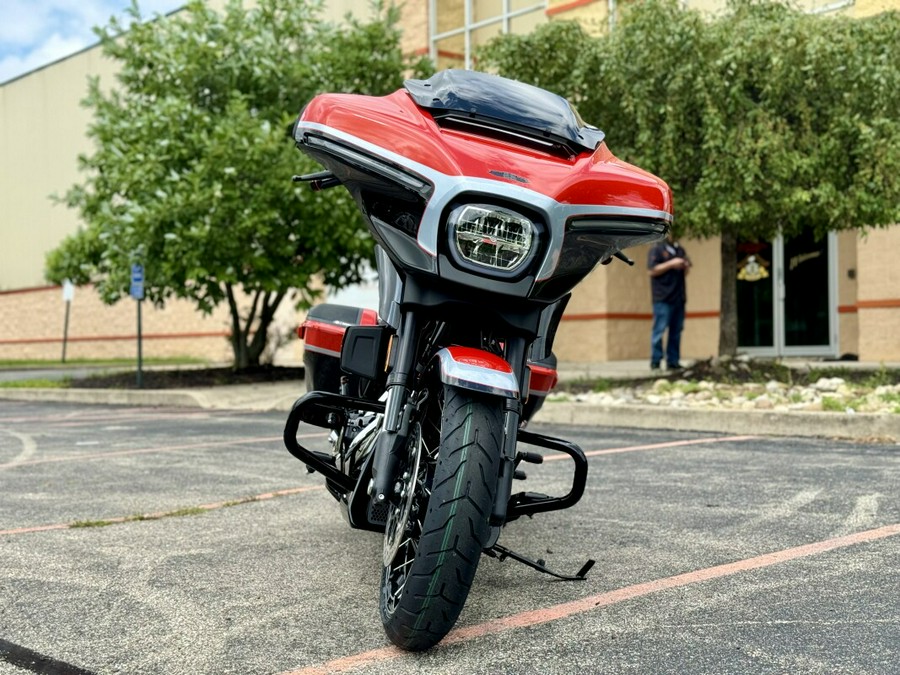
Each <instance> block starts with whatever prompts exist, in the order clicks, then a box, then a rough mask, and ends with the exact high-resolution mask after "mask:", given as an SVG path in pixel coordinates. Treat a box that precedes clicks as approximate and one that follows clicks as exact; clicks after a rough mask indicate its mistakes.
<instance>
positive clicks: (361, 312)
mask: <svg viewBox="0 0 900 675" xmlns="http://www.w3.org/2000/svg"><path fill="white" fill-rule="evenodd" d="M348 329H349V334H348ZM297 335H298V336H299V337H300V339H301V340H303V341H304V345H303V365H304V366H305V368H306V386H307V390H308V391H326V392H330V393H333V394H339V393H341V377H342V376H346V377H348V378H349V379H348V383H349V384H350V393H351V394H352V395H354V396H358V395H360V394H361V393H362V388H365V389H369V387H368V386H364V385H368V384H369V383H370V382H374V383H376V384H377V383H378V382H379V381H380V380H382V379H383V376H384V373H383V366H379V365H378V364H384V361H385V356H386V353H387V342H388V338H389V329H388V328H387V327H385V326H379V323H378V314H377V312H375V310H373V309H362V308H359V307H350V306H348V305H333V304H328V303H325V304H322V305H316V306H315V307H313V308H312V309H310V310H309V313H308V314H307V315H306V320H305V321H304V322H303V323H302V324H301V325H300V327H299V328H298V329H297ZM345 342H346V343H347V344H346V345H345ZM342 352H343V359H342V356H341V354H342ZM369 393H370V394H371V393H372V392H369Z"/></svg>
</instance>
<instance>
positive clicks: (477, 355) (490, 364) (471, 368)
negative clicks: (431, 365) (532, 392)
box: [435, 345, 519, 398]
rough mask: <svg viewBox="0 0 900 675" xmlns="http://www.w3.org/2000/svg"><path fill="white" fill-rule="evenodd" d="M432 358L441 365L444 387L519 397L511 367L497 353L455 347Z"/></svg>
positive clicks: (446, 348) (445, 349)
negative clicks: (445, 385)
mask: <svg viewBox="0 0 900 675" xmlns="http://www.w3.org/2000/svg"><path fill="white" fill-rule="evenodd" d="M435 358H437V359H438V361H439V362H440V377H441V381H442V382H443V383H444V384H449V385H451V386H454V387H460V388H462V389H469V390H472V391H478V392H481V393H485V394H493V395H495V396H504V397H507V398H518V397H519V383H518V381H517V380H516V375H515V373H514V372H513V369H512V367H511V366H510V365H509V364H508V363H507V362H506V361H504V360H503V359H502V358H501V357H499V356H497V355H496V354H492V353H491V352H487V351H484V350H482V349H475V348H473V347H461V346H457V345H454V346H451V347H444V348H443V349H441V350H439V351H438V352H437V354H436V357H435Z"/></svg>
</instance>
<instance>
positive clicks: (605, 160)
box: [295, 94, 673, 281]
mask: <svg viewBox="0 0 900 675" xmlns="http://www.w3.org/2000/svg"><path fill="white" fill-rule="evenodd" d="M397 96H398V95H397V94H391V95H390V96H387V97H384V98H385V99H390V98H393V97H397ZM401 96H405V94H401ZM360 98H365V99H368V100H369V101H373V102H377V101H379V100H381V99H377V98H376V99H372V98H371V97H361V96H356V95H352V94H328V95H323V96H319V97H317V98H315V99H313V101H312V102H311V103H310V104H309V106H307V108H306V109H305V110H304V112H303V116H302V117H301V118H300V120H299V121H298V122H297V125H296V129H295V140H296V141H297V143H298V145H300V146H303V147H304V148H305V149H307V150H308V151H309V152H310V154H313V156H315V157H316V158H317V159H319V160H320V161H321V162H322V163H323V164H325V165H326V166H328V167H329V168H331V169H332V170H335V167H333V160H338V161H339V162H345V163H349V164H350V165H352V166H354V167H357V168H361V169H363V170H368V171H372V172H375V173H378V174H380V175H381V176H382V177H383V178H385V179H386V180H388V181H392V182H398V180H399V177H400V176H402V177H403V184H404V187H408V189H409V190H410V191H412V192H415V193H417V194H419V195H425V194H427V195H428V199H427V201H426V203H425V207H424V212H423V214H422V218H421V221H420V222H419V224H418V229H417V232H416V238H415V240H416V242H417V243H418V246H419V248H420V249H421V250H422V251H423V252H424V253H425V254H426V255H427V256H428V257H429V258H431V259H432V261H431V264H430V265H429V267H430V269H429V271H431V272H432V273H436V271H437V268H436V261H434V259H435V258H436V257H437V254H438V237H439V232H440V226H441V223H442V220H443V214H444V212H445V210H446V209H447V207H448V206H449V205H450V204H451V203H452V202H454V201H455V200H457V199H459V198H460V196H461V195H466V201H469V202H472V201H476V200H475V199H473V197H474V196H477V197H478V198H480V199H481V200H483V201H487V202H491V201H494V202H496V201H497V200H498V199H499V200H507V201H509V202H512V203H514V204H517V205H518V206H519V208H524V209H527V210H535V211H538V212H539V213H540V214H541V215H542V217H543V220H544V221H545V223H546V224H547V226H548V227H549V230H550V232H549V234H550V236H549V242H548V246H547V249H546V253H545V254H544V256H543V259H542V261H541V264H540V266H539V268H538V270H537V273H536V279H537V280H538V281H542V280H546V279H548V278H550V277H552V276H553V274H554V272H555V270H556V267H557V264H558V263H559V258H560V253H561V251H562V248H563V240H564V238H565V234H566V225H567V224H568V223H569V222H570V221H577V220H582V219H594V220H595V221H596V222H598V223H600V224H601V230H602V224H604V223H609V225H610V226H613V227H614V228H615V231H616V233H617V232H624V233H626V235H627V236H628V243H627V244H626V243H624V242H623V243H622V246H616V245H615V244H616V243H615V242H610V245H609V246H608V248H609V249H610V250H609V255H612V254H613V253H614V252H615V251H616V250H618V249H619V248H625V247H626V246H633V245H635V244H638V243H644V242H650V241H656V240H657V239H659V238H660V237H661V236H663V234H664V233H665V231H666V226H667V225H668V224H669V223H671V222H672V220H673V216H672V213H671V193H670V192H669V189H668V186H666V185H665V183H663V182H662V181H661V180H659V179H658V178H656V177H655V176H651V175H650V174H647V173H645V172H643V171H641V170H639V169H637V168H635V167H630V165H626V164H625V163H623V162H619V160H617V159H615V158H614V157H613V156H612V154H611V153H609V151H608V150H606V149H605V145H604V144H601V146H600V147H599V148H598V149H597V151H596V152H595V153H594V155H582V156H581V157H580V158H579V159H577V160H576V161H577V162H578V163H580V164H581V165H582V166H581V171H582V173H584V172H591V171H595V172H598V171H599V170H597V169H596V167H601V168H602V174H603V175H602V176H596V177H595V178H594V180H591V181H590V183H591V184H592V185H591V186H586V185H583V184H581V185H579V184H569V183H571V174H572V173H573V170H572V167H571V166H566V167H565V174H564V175H565V177H566V178H567V179H568V180H565V181H559V180H557V181H554V180H553V176H552V175H550V174H549V173H547V171H548V167H547V166H542V165H543V164H545V163H547V158H540V161H538V162H533V164H536V165H537V166H533V167H531V168H530V169H529V170H527V171H524V170H523V168H522V167H521V166H520V167H518V168H515V167H513V168H512V169H507V170H508V171H509V172H510V173H515V174H516V175H520V176H522V175H523V174H526V173H527V174H538V175H540V181H541V182H540V183H537V182H534V183H532V182H531V180H530V179H529V184H533V185H534V188H532V187H523V185H521V184H519V183H518V182H515V183H511V182H509V181H508V180H503V179H501V178H499V177H498V178H493V177H480V176H478V175H466V173H464V171H465V169H464V168H463V167H455V168H449V167H444V166H441V165H442V164H443V162H436V161H433V158H426V157H421V158H422V159H430V160H431V161H432V163H433V164H438V165H439V166H440V168H434V167H433V166H430V165H429V164H425V163H422V162H419V161H416V160H415V159H412V158H410V157H407V156H404V155H400V154H397V153H396V152H393V151H391V150H389V149H387V148H385V147H382V146H381V145H379V144H377V143H375V142H372V141H370V140H367V139H366V138H364V137H363V136H362V135H356V134H357V133H359V134H362V133H363V132H365V131H366V129H365V126H364V125H366V124H368V126H370V127H371V126H372V122H373V120H372V118H370V117H362V116H361V115H362V113H363V112H364V111H365V109H360V111H359V115H360V117H358V118H355V119H354V118H352V117H351V119H350V120H346V119H343V118H344V117H345V116H346V113H348V112H349V111H344V110H341V107H342V106H346V105H347V103H351V104H353V106H354V107H355V106H358V105H360V104H362V103H363V101H354V100H351V101H345V100H344V99H360ZM323 99H337V100H335V101H330V100H323ZM401 100H402V99H401ZM407 100H408V97H407ZM408 105H413V104H412V103H411V102H410V103H408ZM317 116H321V118H323V119H327V120H331V118H332V117H337V118H339V120H338V121H340V122H342V123H344V124H347V123H349V124H352V125H353V127H355V128H354V133H350V132H348V131H344V130H343V129H341V128H339V127H336V126H330V125H329V124H323V123H320V122H315V121H312V120H313V119H316V118H317ZM353 127H351V128H353ZM375 131H377V132H383V131H385V130H384V129H381V128H376V129H375ZM434 133H436V134H437V133H439V131H435V132H434ZM386 141H387V142H389V141H390V138H389V137H388V138H386V139H385V138H382V139H381V142H382V143H384V142H386ZM470 145H471V143H470ZM415 154H416V155H419V156H421V152H417V153H415ZM507 154H509V155H512V154H513V153H512V152H508V153H507ZM516 154H522V153H521V149H520V148H517V149H516ZM361 158H365V162H363V160H362V159H361ZM510 164H511V162H510V161H509V160H508V159H507V157H506V156H498V155H496V153H495V154H494V156H493V159H491V158H489V157H488V158H485V159H484V160H483V161H482V163H481V166H479V167H478V169H470V170H474V171H476V172H478V173H483V174H486V175H488V176H490V175H491V174H490V171H491V170H494V169H489V168H486V167H495V168H496V167H504V166H506V167H509V166H510ZM550 164H551V165H552V164H553V162H550ZM398 167H402V169H401V170H400V171H398ZM441 169H446V170H448V171H452V173H443V172H442V170H441ZM339 170H340V169H338V171H339ZM523 177H524V176H523ZM417 178H418V179H419V180H418V181H417V180H416V179H417ZM422 181H424V182H422ZM582 182H584V181H583V180H582ZM541 184H544V185H550V188H549V189H547V191H548V192H557V194H559V196H560V197H561V198H562V199H564V200H566V201H561V200H558V199H556V198H554V197H553V196H551V195H548V194H545V192H544V191H541V190H538V189H537V188H538V187H539V186H540V185H541ZM426 185H427V186H430V190H429V189H427V188H426ZM557 187H558V190H557ZM591 187H593V188H594V189H591ZM654 192H656V193H657V194H655V195H654V194H653V193H654ZM623 193H625V194H627V195H630V196H631V198H632V199H631V203H624V201H623V198H622V194H623ZM470 195H471V196H470ZM647 195H649V196H647ZM603 196H607V197H608V203H591V202H593V201H595V200H596V199H597V198H598V197H603Z"/></svg>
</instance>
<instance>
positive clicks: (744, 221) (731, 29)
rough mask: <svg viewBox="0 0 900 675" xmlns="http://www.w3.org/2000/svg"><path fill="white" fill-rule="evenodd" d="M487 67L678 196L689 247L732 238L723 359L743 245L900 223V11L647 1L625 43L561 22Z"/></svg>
mask: <svg viewBox="0 0 900 675" xmlns="http://www.w3.org/2000/svg"><path fill="white" fill-rule="evenodd" d="M533 54H541V55H542V58H541V59H535V58H533ZM481 58H482V59H483V60H482V63H484V64H486V66H487V67H489V68H492V69H495V70H497V71H498V72H499V73H500V74H502V75H506V76H508V77H515V78H518V79H522V80H525V81H530V82H534V83H537V84H540V85H541V86H544V87H547V88H550V89H553V90H555V91H557V92H558V93H560V94H562V95H564V96H568V97H570V98H572V99H573V100H574V101H575V102H576V103H577V105H578V107H579V109H580V111H581V113H582V116H583V117H584V118H585V119H587V120H589V121H593V122H594V123H595V124H598V125H599V126H600V127H601V128H603V129H604V130H605V131H606V132H607V138H608V142H609V145H610V148H611V149H612V150H613V152H615V153H616V154H617V155H618V156H619V157H621V158H622V159H625V160H627V161H630V162H633V163H635V164H637V165H639V166H641V167H644V168H646V169H648V170H650V171H652V172H654V173H656V174H657V175H659V176H661V177H662V178H664V179H665V180H667V181H668V182H669V184H670V185H671V187H672V189H673V193H674V196H675V204H676V228H677V230H678V231H679V232H680V233H682V234H686V235H689V236H694V237H701V238H702V237H710V236H716V235H718V236H720V237H721V258H722V298H721V312H720V317H721V332H720V339H719V352H720V354H733V353H734V352H735V351H736V350H737V301H736V274H735V272H736V270H735V261H736V248H737V242H738V240H740V239H744V240H758V239H767V238H771V237H773V236H775V235H777V234H783V235H785V236H787V237H790V236H793V235H796V234H798V233H799V232H801V231H805V230H812V231H813V232H814V233H815V235H816V236H817V237H821V236H824V235H825V234H826V233H827V232H828V231H837V230H844V229H858V230H865V229H866V228H869V227H879V226H887V225H891V224H894V223H897V222H900V112H898V111H900V14H898V13H896V12H887V13H884V14H881V15H878V16H874V17H870V18H864V19H850V18H847V17H840V16H837V17H835V16H822V15H809V14H805V13H803V12H799V11H797V10H794V9H791V8H789V7H788V6H786V5H782V4H779V3H774V2H768V1H765V0H763V1H756V0H738V1H736V2H732V3H731V4H730V5H729V7H728V11H727V12H726V13H724V14H723V15H721V16H716V17H704V16H702V15H700V14H699V13H697V12H694V11H689V10H685V9H683V8H681V7H680V5H679V4H678V3H676V2H674V0H647V1H646V2H642V3H635V4H634V5H630V6H629V8H628V10H627V12H626V13H625V16H624V17H623V20H622V21H621V22H620V23H619V24H618V25H617V27H616V29H615V30H614V31H613V32H612V33H611V34H609V35H605V36H601V37H599V38H592V37H590V36H588V35H587V34H586V33H585V32H584V31H582V30H581V29H580V28H578V27H577V26H574V25H571V24H570V25H562V24H558V23H549V24H546V25H544V26H542V27H541V28H539V29H538V30H536V31H535V32H534V33H532V34H531V35H528V36H515V37H513V36H504V37H501V38H498V39H496V40H495V41H494V42H493V43H491V44H490V45H489V46H488V48H487V49H486V50H485V52H484V53H482V54H481Z"/></svg>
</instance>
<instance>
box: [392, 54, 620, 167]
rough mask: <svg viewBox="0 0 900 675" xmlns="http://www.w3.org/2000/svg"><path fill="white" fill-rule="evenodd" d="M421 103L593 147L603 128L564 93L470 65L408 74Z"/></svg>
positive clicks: (409, 88) (409, 86)
mask: <svg viewBox="0 0 900 675" xmlns="http://www.w3.org/2000/svg"><path fill="white" fill-rule="evenodd" d="M404 86H405V87H406V90H407V91H408V92H409V94H410V96H412V98H413V100H414V101H415V102H416V103H417V104H418V105H419V106H421V107H423V108H428V109H430V110H432V111H433V113H434V114H437V113H443V112H447V113H463V114H466V115H470V116H475V117H476V118H478V119H484V120H492V121H495V122H498V123H501V124H506V125H509V126H510V127H512V128H514V129H518V130H529V131H531V132H534V133H536V134H538V135H540V136H542V137H545V138H548V139H552V140H554V141H557V142H561V143H564V144H565V145H567V146H569V147H574V148H577V149H580V150H588V151H593V150H594V149H596V147H597V146H598V145H599V144H600V142H601V141H602V140H603V135H604V134H603V132H602V131H600V130H599V129H597V128H596V127H592V126H588V125H586V124H585V123H584V122H583V121H582V119H581V118H580V117H579V116H578V113H577V112H576V111H575V109H574V108H573V107H572V105H571V104H570V103H569V102H568V101H567V100H566V99H564V98H563V97H562V96H558V95H556V94H553V93H551V92H549V91H546V90H544V89H539V88H538V87H534V86H532V85H530V84H524V83H523V82H516V81H515V80H508V79H506V78H504V77H499V76H497V75H489V74H487V73H479V72H476V71H471V70H444V71H441V72H440V73H437V74H436V75H433V76H432V77H431V78H429V79H427V80H407V81H406V82H405V83H404Z"/></svg>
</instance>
